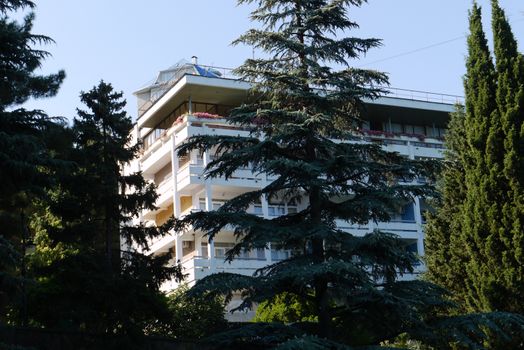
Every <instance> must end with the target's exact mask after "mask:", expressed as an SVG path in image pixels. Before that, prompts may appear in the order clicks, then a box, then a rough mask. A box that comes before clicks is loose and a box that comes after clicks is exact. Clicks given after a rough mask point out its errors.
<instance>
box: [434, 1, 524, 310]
mask: <svg viewBox="0 0 524 350" xmlns="http://www.w3.org/2000/svg"><path fill="white" fill-rule="evenodd" d="M492 14H493V19H492V25H493V34H494V47H495V55H494V56H495V61H496V64H493V59H492V57H491V54H490V52H489V49H488V45H487V40H486V38H485V35H484V32H483V29H482V23H481V10H480V8H479V7H478V6H477V5H474V8H473V10H472V12H471V14H470V32H471V34H470V36H469V38H468V51H469V55H468V60H467V74H466V76H465V79H464V84H465V91H466V108H465V114H462V115H461V113H457V115H455V116H454V117H453V118H452V121H451V123H450V125H449V130H450V134H449V136H448V137H447V146H448V149H449V151H448V153H447V156H446V160H447V165H446V169H445V171H444V173H443V180H442V182H443V186H442V188H443V194H444V197H443V201H442V203H441V205H440V208H439V211H438V213H437V214H436V216H435V217H433V218H432V219H431V220H430V221H429V224H428V231H427V236H428V240H427V242H428V247H427V248H428V249H427V255H428V257H427V259H428V260H427V261H428V267H429V276H430V278H431V280H433V281H435V282H436V283H439V284H441V285H443V286H445V287H446V288H449V289H450V290H452V291H453V292H454V294H455V299H456V300H457V301H460V302H461V303H462V305H463V307H464V308H465V309H466V310H468V311H474V312H480V311H509V312H517V313H521V314H522V313H523V312H524V309H523V305H524V295H523V292H522V285H523V283H524V280H523V279H524V270H523V264H522V263H523V260H522V257H523V256H524V255H523V253H524V250H523V247H524V243H523V242H524V236H523V232H522V222H523V221H522V220H523V218H524V216H523V215H524V205H523V202H522V200H523V198H524V196H523V194H524V193H523V191H524V184H523V183H522V179H523V178H524V172H523V169H524V168H523V164H524V147H523V140H524V139H523V138H522V136H524V133H522V130H523V117H522V116H523V115H524V110H523V104H522V101H523V99H522V97H523V91H524V80H523V77H524V75H523V70H522V69H523V62H522V56H521V55H520V54H519V53H518V52H517V43H516V41H515V39H514V37H513V34H512V33H511V28H510V26H509V24H508V22H507V19H506V18H505V15H504V12H503V10H502V9H501V8H500V7H499V5H498V2H497V1H492Z"/></svg>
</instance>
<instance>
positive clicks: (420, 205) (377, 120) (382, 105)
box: [131, 62, 460, 291]
mask: <svg viewBox="0 0 524 350" xmlns="http://www.w3.org/2000/svg"><path fill="white" fill-rule="evenodd" d="M249 87H250V85H249V84H248V83H246V82H243V81H239V80H237V79H234V77H232V76H231V75H230V71H228V70H226V69H218V68H212V67H207V66H201V65H198V64H196V62H193V63H189V62H180V63H179V64H177V65H175V66H173V67H171V68H169V69H167V70H165V71H161V72H160V73H159V74H158V76H157V79H156V80H155V81H154V82H153V83H152V84H151V85H149V86H146V87H144V88H142V89H140V90H139V91H137V92H136V93H135V95H136V96H137V98H138V119H137V122H136V127H135V130H134V137H135V140H138V139H141V140H142V141H143V144H144V147H143V153H142V154H141V156H140V158H139V159H137V160H136V161H135V162H134V163H133V164H131V167H132V168H133V169H135V170H136V169H140V170H141V171H142V172H143V174H144V176H145V177H146V178H147V179H148V180H150V181H152V182H154V183H155V184H156V185H157V187H158V193H159V198H158V200H157V203H156V206H157V209H156V210H152V211H145V212H143V215H142V217H141V220H143V221H144V222H146V223H148V224H150V225H155V224H162V223H163V222H165V221H166V220H167V219H168V218H169V217H170V216H171V215H174V216H175V217H178V218H179V217H183V216H184V215H187V214H188V213H190V212H192V211H196V210H206V211H210V210H214V209H217V208H218V207H220V206H221V205H222V203H224V201H226V200H228V199H230V198H232V197H234V196H237V195H239V194H241V193H244V192H247V191H252V190H255V189H258V188H260V187H262V186H265V185H266V184H267V183H268V182H271V181H272V179H271V178H268V177H267V176H266V175H265V174H255V173H252V172H251V171H250V169H241V170H238V171H236V172H235V174H234V176H233V177H232V178H230V179H228V180H227V181H226V180H225V179H223V178H215V179H209V180H206V179H205V178H204V176H203V170H204V168H205V166H206V164H207V163H208V162H209V161H210V159H212V158H213V157H214V154H213V152H199V151H193V152H192V153H191V154H190V155H189V156H185V157H180V156H179V155H178V154H177V151H176V147H177V146H178V145H180V144H181V143H182V142H184V141H185V140H186V139H187V138H188V137H191V136H193V135H199V134H206V135H247V134H248V132H247V131H245V130H242V129H241V128H238V127H235V126H232V125H229V124H227V122H226V121H225V120H224V119H223V118H222V117H221V116H224V115H226V114H227V112H228V111H229V110H230V109H231V108H233V107H235V106H238V105H240V104H241V103H242V101H243V100H244V99H245V97H246V92H247V90H248V88H249ZM459 99H460V98H459V97H456V96H451V95H440V94H431V93H425V92H416V91H410V90H399V89H391V94H390V95H388V96H387V97H382V98H379V99H378V100H375V101H369V102H366V110H365V114H364V119H365V120H366V123H365V125H364V126H363V136H362V137H363V139H365V140H366V141H369V142H376V143H380V144H381V145H382V146H383V147H384V148H385V149H386V150H389V151H396V152H399V153H401V154H403V155H406V156H408V157H409V158H412V159H417V158H441V157H442V156H443V141H442V137H443V135H444V133H445V126H446V124H447V121H448V118H449V113H450V112H452V111H453V108H454V107H453V105H454V103H456V102H457V101H458V100H459ZM419 181H424V179H420V180H419ZM300 205H305V204H300ZM301 209H302V208H301V207H300V206H298V207H297V206H296V205H291V204H289V203H273V202H270V203H268V202H267V201H265V199H264V198H261V200H260V203H258V204H255V205H253V206H252V207H251V208H250V209H249V211H250V212H252V213H254V214H256V215H260V216H263V217H265V218H274V217H277V216H279V215H283V214H287V213H292V212H296V211H299V210H301ZM425 210H426V204H425V203H424V201H423V200H420V199H418V198H417V199H415V201H414V203H410V204H408V205H406V206H405V207H404V208H399V210H398V212H396V213H394V214H393V219H392V221H390V222H379V223H374V222H370V223H369V224H367V225H364V226H359V225H352V224H350V223H347V222H342V221H341V222H339V223H338V225H339V227H340V228H342V229H344V230H346V231H348V232H350V233H352V234H354V235H363V234H366V233H368V232H370V231H372V230H373V229H375V228H379V229H381V230H384V231H388V232H393V233H396V234H398V235H399V236H400V237H401V238H402V239H403V240H404V241H405V243H406V249H408V250H411V251H414V252H417V253H418V254H420V255H424V232H423V225H424V215H423V213H424V211H425ZM233 244H234V236H233V232H231V231H227V230H225V231H224V232H222V233H221V234H219V235H218V236H217V237H216V238H215V240H214V241H212V242H208V240H207V239H206V238H205V237H204V238H203V237H202V234H201V233H198V232H194V231H192V230H187V231H185V232H173V233H172V234H170V235H168V236H165V237H163V238H160V239H158V240H155V241H152V242H151V251H152V253H153V254H158V253H165V252H170V253H171V254H172V256H173V261H180V263H181V264H182V266H183V268H184V273H186V274H187V279H186V281H185V283H188V284H189V285H192V284H194V282H195V281H196V280H199V279H201V278H203V277H205V276H207V275H209V274H212V273H216V272H232V273H240V274H249V275H250V274H253V272H254V271H255V270H256V269H258V268H261V267H263V266H265V265H267V264H271V263H272V262H275V261H278V260H281V259H284V258H286V257H288V254H289V252H287V251H283V250H279V249H278V247H268V248H267V249H260V250H257V251H248V252H244V253H243V254H242V256H240V257H238V259H236V260H235V261H233V262H231V263H228V262H225V261H224V254H225V252H226V251H227V249H229V248H230V247H232V246H233ZM176 287H177V283H175V282H171V283H168V284H166V285H165V286H164V289H165V290H166V291H169V290H172V289H174V288H176Z"/></svg>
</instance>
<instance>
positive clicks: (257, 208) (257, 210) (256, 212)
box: [253, 204, 264, 215]
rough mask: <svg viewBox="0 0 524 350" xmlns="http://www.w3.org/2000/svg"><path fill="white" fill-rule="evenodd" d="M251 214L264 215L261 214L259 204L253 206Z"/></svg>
mask: <svg viewBox="0 0 524 350" xmlns="http://www.w3.org/2000/svg"><path fill="white" fill-rule="evenodd" d="M253 214H255V215H264V213H263V212H262V205H261V204H255V205H254V206H253Z"/></svg>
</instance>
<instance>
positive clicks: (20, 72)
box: [0, 0, 64, 322]
mask: <svg viewBox="0 0 524 350" xmlns="http://www.w3.org/2000/svg"><path fill="white" fill-rule="evenodd" d="M33 6H34V4H33V3H32V2H31V1H26V0H3V1H0V237H1V239H0V271H1V273H0V322H2V321H4V320H5V313H6V310H5V308H6V305H7V304H8V303H10V301H11V300H12V299H11V297H12V296H13V295H14V294H18V295H20V294H23V291H22V290H21V289H22V287H21V286H22V285H21V282H22V281H23V279H22V280H20V279H18V277H17V276H18V275H20V274H23V267H22V265H23V261H21V258H22V256H23V250H24V247H23V244H22V242H23V241H24V238H23V236H24V234H25V233H24V230H25V227H26V226H27V220H26V218H27V216H28V214H27V209H28V206H29V204H30V202H31V200H32V198H34V197H35V195H40V194H41V193H42V192H43V186H45V185H46V184H48V183H49V182H50V181H51V178H50V177H49V169H50V168H52V167H53V166H54V160H53V157H52V155H51V154H49V153H48V152H47V145H46V138H47V136H46V134H47V132H48V131H49V130H51V129H53V128H55V127H57V124H56V123H55V122H56V121H55V120H53V119H52V118H49V117H48V116H47V115H46V114H45V113H44V112H43V111H39V110H26V109H24V108H21V107H20V105H21V104H22V103H24V102H25V101H27V100H28V99H30V98H42V97H51V96H54V95H55V94H56V93H57V91H58V88H59V86H60V84H61V83H62V81H63V79H64V72H63V71H60V72H58V73H57V74H51V75H48V76H42V75H38V74H36V71H37V70H38V69H39V68H40V66H41V64H42V61H43V60H44V59H45V58H46V57H47V56H48V55H49V53H48V52H46V51H42V50H38V49H35V48H34V47H35V46H37V45H45V44H47V43H49V42H52V40H51V39H50V38H48V37H46V36H43V35H36V34H33V33H31V30H32V25H33V24H32V23H33V19H34V16H33V14H32V13H31V14H29V15H27V16H26V17H25V18H24V19H23V20H22V21H21V22H17V21H14V20H12V19H10V18H9V16H8V14H9V13H10V12H11V11H16V10H19V9H24V8H27V7H33Z"/></svg>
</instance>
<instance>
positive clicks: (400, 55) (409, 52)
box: [358, 15, 524, 68]
mask: <svg viewBox="0 0 524 350" xmlns="http://www.w3.org/2000/svg"><path fill="white" fill-rule="evenodd" d="M512 16H513V15H509V16H508V18H509V17H512ZM522 21H524V18H523V19H519V20H518V21H514V22H513V24H514V23H518V22H522ZM467 37H468V36H467V35H461V36H458V37H456V38H453V39H449V40H445V41H441V42H438V43H435V44H431V45H428V46H424V47H420V48H418V49H415V50H411V51H406V52H402V53H399V54H397V55H393V56H389V57H385V58H382V59H379V60H376V61H372V62H368V63H365V64H363V65H360V66H358V68H363V67H366V66H369V65H372V64H375V63H380V62H384V61H389V60H392V59H395V58H399V57H404V56H408V55H411V54H414V53H417V52H420V51H424V50H428V49H432V48H434V47H437V46H441V45H445V44H449V43H452V42H454V41H457V40H462V39H465V38H467Z"/></svg>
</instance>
